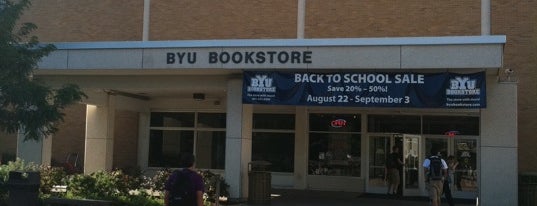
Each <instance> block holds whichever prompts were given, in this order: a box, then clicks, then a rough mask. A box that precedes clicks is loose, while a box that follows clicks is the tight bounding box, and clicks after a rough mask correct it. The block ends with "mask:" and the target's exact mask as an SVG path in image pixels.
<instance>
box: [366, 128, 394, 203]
mask: <svg viewBox="0 0 537 206" xmlns="http://www.w3.org/2000/svg"><path fill="white" fill-rule="evenodd" d="M391 139H392V138H391V135H375V136H370V138H369V177H368V184H367V185H368V191H369V192H371V193H380V194H386V192H387V191H388V185H387V182H386V178H385V171H384V168H385V167H386V158H387V157H388V154H390V148H391V146H392V144H393V143H392V141H391Z"/></svg>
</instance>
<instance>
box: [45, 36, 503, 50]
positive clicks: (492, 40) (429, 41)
mask: <svg viewBox="0 0 537 206" xmlns="http://www.w3.org/2000/svg"><path fill="white" fill-rule="evenodd" d="M50 43H51V44H54V45H55V46H56V47H57V48H58V49H59V50H76V49H146V48H147V49H149V48H213V47H325V46H411V45H461V44H505V43H506V36H505V35H487V36H438V37H379V38H326V39H322V38H320V39H226V40H175V41H101V42H56V43H54V42H50Z"/></svg>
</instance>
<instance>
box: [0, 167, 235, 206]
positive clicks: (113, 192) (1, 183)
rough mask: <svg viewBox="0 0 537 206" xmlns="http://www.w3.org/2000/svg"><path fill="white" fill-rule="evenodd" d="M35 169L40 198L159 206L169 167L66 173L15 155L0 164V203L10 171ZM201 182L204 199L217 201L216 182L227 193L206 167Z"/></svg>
mask: <svg viewBox="0 0 537 206" xmlns="http://www.w3.org/2000/svg"><path fill="white" fill-rule="evenodd" d="M17 170H18V171H37V170H39V171H40V173H41V185H40V192H41V194H40V195H41V197H42V198H47V197H51V196H55V197H60V198H69V199H95V200H109V201H114V202H117V203H119V204H120V205H125V206H140V205H141V206H162V205H163V204H164V200H163V199H162V197H163V195H162V193H161V192H162V191H163V189H164V184H165V182H166V180H167V179H168V177H169V176H170V174H171V173H172V170H170V169H163V170H159V171H157V173H156V174H155V175H154V176H153V177H147V176H143V175H141V172H136V171H134V172H132V171H131V172H129V173H130V174H126V173H123V172H122V171H121V170H114V171H111V172H105V171H98V172H94V173H92V174H89V175H88V174H71V175H69V174H67V173H66V171H65V169H64V168H61V167H38V166H36V165H34V164H26V163H25V162H24V161H22V160H20V159H18V160H16V161H14V162H10V163H8V164H7V165H0V205H3V204H4V205H5V204H6V201H7V198H8V196H7V194H8V190H7V185H6V183H7V180H8V174H9V172H10V171H17ZM200 174H201V175H202V177H203V181H204V184H205V192H206V194H205V195H204V198H205V202H206V203H209V202H215V201H218V198H219V197H217V195H216V190H217V184H218V183H219V184H220V196H228V195H229V193H228V189H229V185H228V184H227V183H226V182H225V180H224V178H223V177H222V176H220V175H218V174H215V173H212V172H211V171H209V170H204V171H200ZM56 185H65V186H67V189H66V192H56V193H54V192H52V188H53V187H54V186H56Z"/></svg>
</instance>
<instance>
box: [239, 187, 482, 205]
mask: <svg viewBox="0 0 537 206" xmlns="http://www.w3.org/2000/svg"><path fill="white" fill-rule="evenodd" d="M239 205H241V206H252V205H255V204H247V203H242V204H239ZM257 205H259V204H257ZM269 205H273V206H321V205H323V206H325V205H326V206H356V205H360V206H390V205H393V206H428V205H430V204H429V201H428V198H427V197H398V198H395V197H391V198H389V197H387V196H385V195H375V194H360V193H345V192H343V193H342V192H327V191H311V190H307V191H304V190H281V189H278V190H276V189H273V190H272V199H271V201H270V204H269ZM442 205H448V204H447V203H445V202H443V204H442ZM455 205H457V206H461V205H463V206H475V202H474V201H472V200H456V201H455Z"/></svg>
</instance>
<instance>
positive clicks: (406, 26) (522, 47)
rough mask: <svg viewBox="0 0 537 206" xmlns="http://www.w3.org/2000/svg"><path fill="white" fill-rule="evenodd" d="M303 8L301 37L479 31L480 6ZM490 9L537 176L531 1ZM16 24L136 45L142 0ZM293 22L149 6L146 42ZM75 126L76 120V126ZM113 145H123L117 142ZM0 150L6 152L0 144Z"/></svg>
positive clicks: (382, 0)
mask: <svg viewBox="0 0 537 206" xmlns="http://www.w3.org/2000/svg"><path fill="white" fill-rule="evenodd" d="M306 2H307V3H306V20H305V37H306V38H348V37H405V36H468V35H480V33H481V23H480V17H481V9H480V6H481V1H480V0H449V1H426V0H409V1H388V0H375V1H356V0H338V1H325V0H307V1H306ZM491 3H492V5H491V33H492V34H498V35H506V36H507V43H506V45H505V50H504V51H505V56H504V65H505V67H507V68H512V69H513V70H515V75H516V77H517V78H518V82H519V87H518V103H519V105H518V111H519V112H518V117H519V119H518V125H519V129H518V131H519V142H518V146H519V169H520V171H521V172H526V171H537V162H536V161H533V160H534V159H536V158H537V150H535V148H534V145H537V138H535V136H536V135H535V133H536V132H537V118H535V117H537V23H536V22H537V1H534V0H515V1H513V0H493V1H491ZM22 20H23V21H31V22H34V23H36V24H37V25H38V26H39V29H38V31H37V32H36V33H35V34H36V35H38V36H39V37H40V40H41V41H46V42H47V41H48V42H71V41H140V40H142V27H143V0H137V1H132V0H101V1H97V2H95V1H82V0H52V1H51V0H35V1H34V2H33V6H32V8H31V9H30V10H29V11H28V12H27V15H26V16H25V17H24V18H23V19H22ZM296 21H297V1H293V0H274V1H262V0H226V1H214V0H213V1H211V0H196V1H171V0H152V1H151V15H150V22H149V23H150V30H149V39H150V40H192V39H267V38H276V39H277V38H296V33H297V31H296V27H297V23H296ZM67 113H68V117H66V118H81V120H82V121H83V118H82V117H80V116H81V114H80V111H79V110H77V109H75V110H74V111H71V110H70V111H69V112H67ZM130 115H132V114H129V115H128V116H130ZM73 116H74V117H73ZM121 116H123V114H122V115H121ZM120 118H121V119H122V118H123V117H120ZM81 120H77V121H75V122H76V123H77V125H78V124H80V123H81V122H80V121H81ZM126 125H131V126H132V125H136V124H135V123H126ZM75 128H78V129H80V130H81V131H83V129H84V128H83V127H80V126H77V127H73V126H70V125H67V124H66V125H65V127H62V130H61V131H60V132H59V133H58V134H57V135H55V137H54V138H55V139H56V140H58V139H60V138H75V139H77V141H80V140H78V139H80V138H81V137H83V132H81V131H74V130H77V129H75ZM65 130H73V131H65ZM117 130H118V129H117V128H116V131H117ZM133 131H134V130H133ZM72 133H75V134H76V135H74V134H72ZM118 135H119V134H118V133H116V136H118ZM62 136H63V137H62ZM127 136H129V137H130V136H132V134H125V138H127ZM0 140H1V139H0ZM120 140H121V141H123V137H121V138H119V139H118V141H120ZM131 140H132V139H131ZM70 141H74V140H71V139H70ZM131 143H132V142H131ZM70 144H71V143H69V144H68V145H70ZM119 144H122V143H119ZM2 145H3V144H2ZM68 145H62V146H59V145H56V144H55V145H54V151H58V154H54V156H53V157H54V158H55V159H58V160H61V159H62V158H64V157H63V156H64V155H65V152H67V151H66V150H65V149H63V150H62V149H59V147H61V148H65V147H68ZM0 149H2V150H9V148H7V149H6V148H5V146H0ZM78 150H80V148H77V151H78ZM59 151H61V152H59ZM2 152H3V151H2ZM133 156H134V155H133ZM117 158H118V159H116V160H115V161H117V164H118V166H119V165H123V164H127V163H129V164H130V163H131V162H132V161H133V160H132V159H129V158H130V157H129V158H127V157H117ZM120 162H121V163H120Z"/></svg>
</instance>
